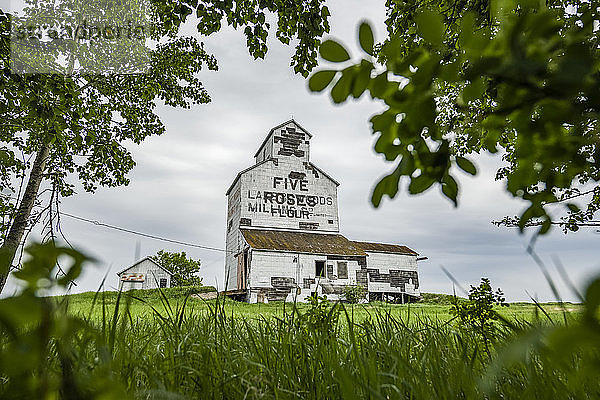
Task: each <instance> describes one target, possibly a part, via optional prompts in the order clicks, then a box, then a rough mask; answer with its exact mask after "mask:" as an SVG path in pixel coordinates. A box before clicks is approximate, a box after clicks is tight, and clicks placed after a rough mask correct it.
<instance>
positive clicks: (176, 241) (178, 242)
mask: <svg viewBox="0 0 600 400" xmlns="http://www.w3.org/2000/svg"><path fill="white" fill-rule="evenodd" d="M59 213H60V214H61V215H64V216H66V217H69V218H73V219H77V220H79V221H83V222H87V223H89V224H94V225H98V226H103V227H105V228H109V229H114V230H117V231H121V232H127V233H130V234H132V235H137V236H143V237H147V238H150V239H155V240H161V241H163V242H169V243H176V244H181V245H184V246H189V247H195V248H198V249H203V250H212V251H221V252H224V251H225V250H224V249H219V248H217V247H211V246H203V245H201V244H195V243H187V242H182V241H179V240H174V239H169V238H165V237H161V236H156V235H151V234H149V233H143V232H138V231H133V230H131V229H127V228H121V227H119V226H115V225H110V224H105V223H104V222H100V221H96V220H92V219H88V218H84V217H79V216H77V215H73V214H69V213H66V212H64V211H59Z"/></svg>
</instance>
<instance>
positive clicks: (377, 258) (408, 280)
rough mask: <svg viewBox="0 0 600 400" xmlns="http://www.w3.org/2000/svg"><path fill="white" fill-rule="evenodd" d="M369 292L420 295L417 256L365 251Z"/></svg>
mask: <svg viewBox="0 0 600 400" xmlns="http://www.w3.org/2000/svg"><path fill="white" fill-rule="evenodd" d="M367 254H368V257H367V269H368V271H369V284H368V290H369V292H385V293H406V294H408V295H411V296H420V290H419V280H418V272H417V256H416V255H405V254H394V253H377V252H370V251H367Z"/></svg>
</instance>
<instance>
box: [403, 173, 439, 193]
mask: <svg viewBox="0 0 600 400" xmlns="http://www.w3.org/2000/svg"><path fill="white" fill-rule="evenodd" d="M434 183H435V179H433V178H432V177H431V176H429V175H425V174H421V175H419V176H417V177H414V178H412V179H411V180H410V184H409V185H408V191H409V193H410V194H418V193H422V192H424V191H426V190H427V189H429V188H430V187H431V185H433V184H434Z"/></svg>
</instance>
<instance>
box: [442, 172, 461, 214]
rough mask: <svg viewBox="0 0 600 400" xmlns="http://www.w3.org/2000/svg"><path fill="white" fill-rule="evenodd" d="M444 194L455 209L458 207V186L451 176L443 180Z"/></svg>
mask: <svg viewBox="0 0 600 400" xmlns="http://www.w3.org/2000/svg"><path fill="white" fill-rule="evenodd" d="M442 193H444V195H445V196H446V197H447V198H449V199H450V200H452V202H453V203H454V207H457V206H458V201H457V200H456V198H457V197H458V184H457V183H456V180H454V178H453V177H452V176H451V175H446V176H445V177H444V179H443V180H442Z"/></svg>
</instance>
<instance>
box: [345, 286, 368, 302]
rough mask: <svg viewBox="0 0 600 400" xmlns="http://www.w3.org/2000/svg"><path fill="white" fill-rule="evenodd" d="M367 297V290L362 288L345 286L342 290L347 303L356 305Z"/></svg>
mask: <svg viewBox="0 0 600 400" xmlns="http://www.w3.org/2000/svg"><path fill="white" fill-rule="evenodd" d="M366 295H367V290H366V289H365V287H364V286H361V285H356V286H346V287H345V288H344V298H345V299H346V301H347V302H348V303H353V304H356V303H358V302H360V301H361V300H364V299H365V297H366Z"/></svg>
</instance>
